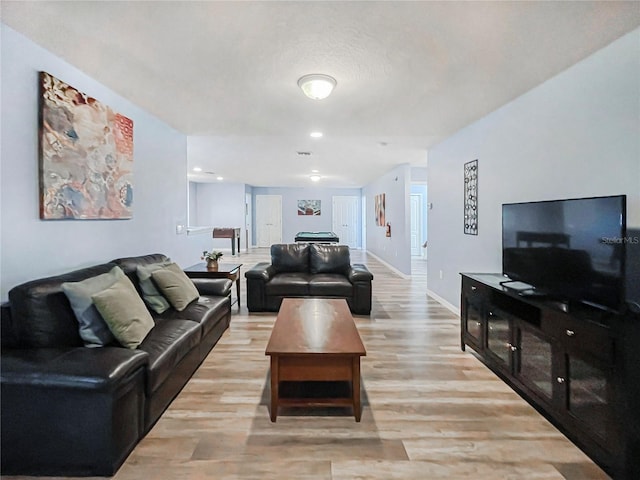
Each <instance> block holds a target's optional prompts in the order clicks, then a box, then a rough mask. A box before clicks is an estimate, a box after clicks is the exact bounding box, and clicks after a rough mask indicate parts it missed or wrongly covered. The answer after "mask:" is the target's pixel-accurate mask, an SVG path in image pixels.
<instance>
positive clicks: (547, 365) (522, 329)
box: [514, 322, 554, 404]
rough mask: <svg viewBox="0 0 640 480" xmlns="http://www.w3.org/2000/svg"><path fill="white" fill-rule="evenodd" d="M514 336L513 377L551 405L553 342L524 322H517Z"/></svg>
mask: <svg viewBox="0 0 640 480" xmlns="http://www.w3.org/2000/svg"><path fill="white" fill-rule="evenodd" d="M514 335H516V337H517V338H516V345H517V355H516V362H515V365H514V370H515V371H514V375H515V377H516V378H517V379H518V380H520V381H521V382H522V383H523V384H524V385H526V386H527V387H529V388H530V389H531V390H532V391H533V393H535V394H536V395H537V396H538V397H539V398H540V399H541V400H543V401H544V402H546V403H549V404H551V403H552V401H553V397H554V378H553V374H554V368H553V354H554V345H553V341H552V340H551V338H549V337H546V336H545V335H543V334H542V333H541V332H540V331H539V330H537V329H534V328H533V327H530V326H529V325H527V323H526V322H518V324H517V328H515V332H514Z"/></svg>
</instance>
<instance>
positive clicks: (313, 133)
mask: <svg viewBox="0 0 640 480" xmlns="http://www.w3.org/2000/svg"><path fill="white" fill-rule="evenodd" d="M309 135H310V136H311V137H312V138H320V137H322V132H311V133H310V134H309Z"/></svg>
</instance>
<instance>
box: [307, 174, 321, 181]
mask: <svg viewBox="0 0 640 480" xmlns="http://www.w3.org/2000/svg"><path fill="white" fill-rule="evenodd" d="M309 178H310V179H311V181H312V182H319V181H320V178H322V177H320V175H318V174H315V175H310V176H309Z"/></svg>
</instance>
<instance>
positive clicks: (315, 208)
mask: <svg viewBox="0 0 640 480" xmlns="http://www.w3.org/2000/svg"><path fill="white" fill-rule="evenodd" d="M320 205H321V200H298V215H315V216H317V215H321V213H322V211H321V209H320Z"/></svg>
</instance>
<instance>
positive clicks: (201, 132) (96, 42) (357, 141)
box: [1, 0, 640, 187]
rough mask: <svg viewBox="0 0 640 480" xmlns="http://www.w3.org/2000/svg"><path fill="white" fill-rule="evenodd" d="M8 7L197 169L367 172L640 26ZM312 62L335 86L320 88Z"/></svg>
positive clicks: (608, 9)
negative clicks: (325, 93) (319, 93)
mask: <svg viewBox="0 0 640 480" xmlns="http://www.w3.org/2000/svg"><path fill="white" fill-rule="evenodd" d="M1 18H2V22H3V23H5V24H6V25H8V26H10V27H11V28H13V29H15V30H17V31H18V32H21V33H22V34H24V35H25V36H27V37H29V38H30V39H32V40H33V41H34V42H36V43H37V44H39V45H42V46H43V47H44V48H46V49H47V50H49V51H50V52H52V53H54V54H55V55H57V56H59V57H60V58H62V59H64V60H66V61H68V62H69V63H71V64H72V65H74V66H75V67H77V68H79V69H80V70H82V71H83V72H85V73H86V74H88V75H89V76H91V77H92V78H94V79H95V80H97V81H98V82H100V83H102V84H104V85H106V86H107V87H109V88H110V89H112V90H113V91H115V92H116V93H118V94H119V95H121V96H123V97H125V98H127V99H128V100H130V101H131V102H133V103H135V104H136V105H138V106H140V107H141V108H143V109H145V110H146V111H148V112H150V113H151V114H153V115H155V116H156V117H158V118H159V119H161V120H162V121H164V122H165V123H167V124H168V125H170V126H171V127H173V128H175V129H176V130H178V131H180V132H182V133H184V134H186V135H188V136H189V142H188V144H189V147H188V149H189V151H188V170H189V178H190V179H191V180H193V181H215V177H216V176H218V175H221V176H223V177H224V179H225V180H224V181H225V182H226V181H229V182H241V183H247V184H250V185H254V186H283V187H296V186H297V187H300V186H302V187H306V186H309V185H311V184H310V182H309V175H310V174H311V170H312V169H317V170H319V172H320V175H322V180H321V181H320V182H319V183H318V184H314V185H318V186H323V187H361V186H364V185H366V184H367V183H369V182H371V181H372V180H374V179H376V178H378V177H379V176H380V175H382V174H383V173H384V172H386V171H388V170H390V169H391V168H393V167H394V166H396V165H399V164H411V165H412V166H426V164H427V152H428V149H429V148H430V147H432V146H434V145H435V144H437V143H438V142H439V141H441V140H443V139H445V138H447V137H448V136H450V135H452V134H453V133H455V132H456V131H457V130H459V129H461V128H463V127H464V126H466V125H468V124H469V123H471V122H473V121H475V120H477V119H479V118H481V117H483V116H485V115H486V114H488V113H489V112H491V111H493V110H495V109H497V108H499V107H501V106H502V105H504V104H506V103H508V102H509V101H511V100H513V99H514V98H516V97H518V96H520V95H522V94H523V93H525V92H527V91H528V90H530V89H531V88H533V87H535V86H536V85H539V84H540V83H542V82H544V81H545V80H547V79H549V78H551V77H552V76H554V75H556V74H558V73H559V72H561V71H563V70H564V69H566V68H568V67H569V66H571V65H573V64H574V63H576V62H578V61H580V60H581V59H583V58H585V57H587V56H589V55H590V54H592V53H593V52H595V51H596V50H599V49H600V48H602V47H604V46H606V45H607V44H609V43H611V42H612V41H613V40H615V39H617V38H619V37H621V36H622V35H624V34H625V33H627V32H629V31H631V30H633V29H635V28H636V27H638V26H639V25H640V3H639V2H638V1H633V2H608V1H605V2H586V1H579V2H578V1H575V2H574V1H559V2H556V1H532V2H520V1H514V2H511V1H498V2H482V1H476V2H462V1H460V2H458V1H446V2H437V1H411V2H401V1H381V2H376V1H342V2H341V1H284V2H280V1H254V2H252V1H204V2H202V1H201V2H198V1H188V2H184V1H143V2H134V1H115V2H114V1H82V2H74V1H62V2H59V1H47V2H13V1H6V0H2V2H1ZM639 53H640V48H639ZM309 73H324V74H328V75H331V76H333V77H334V78H335V79H336V80H337V87H336V89H335V90H334V92H333V94H332V95H331V96H329V97H328V98H327V99H324V100H311V99H309V98H307V97H305V96H304V95H303V93H302V92H301V91H300V89H299V88H298V86H297V80H298V78H300V77H301V76H302V75H305V74H309ZM61 80H63V81H64V80H65V79H64V78H62V79H61ZM70 83H72V82H70ZM87 93H91V92H87ZM312 131H322V132H323V133H324V137H323V138H320V139H314V138H310V136H309V133H310V132H312ZM298 152H310V153H311V154H310V155H300V154H299V153H298ZM196 166H198V167H201V168H202V169H203V173H201V174H194V173H193V172H192V171H191V170H192V168H193V167H196ZM205 172H210V173H205ZM211 172H213V173H215V175H214V174H213V173H211ZM185 173H186V172H185Z"/></svg>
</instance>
